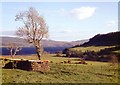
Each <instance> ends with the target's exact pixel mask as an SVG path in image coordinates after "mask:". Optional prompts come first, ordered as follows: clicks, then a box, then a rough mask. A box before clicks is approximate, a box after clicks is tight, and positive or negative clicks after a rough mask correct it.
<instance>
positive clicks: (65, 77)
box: [2, 55, 118, 83]
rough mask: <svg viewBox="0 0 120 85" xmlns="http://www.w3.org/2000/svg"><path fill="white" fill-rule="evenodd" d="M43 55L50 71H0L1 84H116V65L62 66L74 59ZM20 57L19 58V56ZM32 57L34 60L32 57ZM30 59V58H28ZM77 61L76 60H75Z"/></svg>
mask: <svg viewBox="0 0 120 85" xmlns="http://www.w3.org/2000/svg"><path fill="white" fill-rule="evenodd" d="M53 56H55V55H45V56H43V57H42V60H50V61H53V63H50V68H51V69H50V71H47V72H43V73H41V72H33V71H24V70H19V69H2V82H3V83H117V82H118V65H117V64H116V65H114V66H110V63H104V62H92V61H86V62H87V63H88V64H87V65H84V64H62V63H60V62H61V61H64V60H71V61H75V58H70V59H69V58H63V57H62V58H61V57H53ZM19 57H20V56H19ZM29 57H30V56H29ZM32 57H34V58H35V56H34V55H32ZM30 58H31V57H30ZM76 60H77V59H76Z"/></svg>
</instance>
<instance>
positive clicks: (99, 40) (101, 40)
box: [80, 32, 120, 46]
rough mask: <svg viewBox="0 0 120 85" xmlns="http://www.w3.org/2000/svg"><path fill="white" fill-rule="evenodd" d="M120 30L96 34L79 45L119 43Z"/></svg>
mask: <svg viewBox="0 0 120 85" xmlns="http://www.w3.org/2000/svg"><path fill="white" fill-rule="evenodd" d="M119 36H120V32H111V33H107V34H97V35H95V36H94V37H93V38H91V39H90V40H89V41H88V42H86V43H84V44H82V45H80V46H113V45H120V37H119Z"/></svg>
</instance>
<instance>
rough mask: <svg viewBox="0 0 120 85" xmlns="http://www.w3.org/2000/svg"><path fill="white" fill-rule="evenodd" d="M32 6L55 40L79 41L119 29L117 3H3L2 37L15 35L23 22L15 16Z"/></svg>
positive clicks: (50, 37) (0, 26)
mask: <svg viewBox="0 0 120 85" xmlns="http://www.w3.org/2000/svg"><path fill="white" fill-rule="evenodd" d="M29 7H34V8H35V9H36V10H37V11H38V12H39V14H40V16H43V17H44V19H45V21H46V23H47V25H48V27H49V28H48V29H49V39H51V40H56V41H76V40H83V39H89V38H91V37H93V36H95V35H96V34H105V33H109V32H115V31H118V3H117V2H2V21H1V22H2V25H0V31H1V32H2V34H1V36H15V35H14V34H15V31H16V30H17V29H18V27H21V26H22V25H23V24H22V23H21V22H19V21H15V16H16V15H17V14H18V13H20V12H24V11H26V10H28V9H29Z"/></svg>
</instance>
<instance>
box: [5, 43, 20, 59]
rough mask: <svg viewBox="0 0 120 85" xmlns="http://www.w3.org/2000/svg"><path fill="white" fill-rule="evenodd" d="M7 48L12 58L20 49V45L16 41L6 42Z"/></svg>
mask: <svg viewBox="0 0 120 85" xmlns="http://www.w3.org/2000/svg"><path fill="white" fill-rule="evenodd" d="M7 49H8V50H9V51H10V56H11V58H14V57H15V55H16V53H17V52H19V51H20V50H21V47H20V46H19V45H18V44H16V43H9V44H7Z"/></svg>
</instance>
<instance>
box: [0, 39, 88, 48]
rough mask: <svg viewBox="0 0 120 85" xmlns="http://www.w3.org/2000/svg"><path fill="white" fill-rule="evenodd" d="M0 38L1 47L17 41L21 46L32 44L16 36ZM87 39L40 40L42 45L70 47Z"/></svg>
mask: <svg viewBox="0 0 120 85" xmlns="http://www.w3.org/2000/svg"><path fill="white" fill-rule="evenodd" d="M0 39H1V40H2V46H1V47H4V46H6V45H7V44H8V43H9V42H14V43H18V44H20V45H21V46H24V47H30V46H32V45H30V44H29V43H28V42H26V41H25V40H24V39H22V38H18V37H0ZM87 41H88V40H87V39H86V40H79V41H72V42H65V41H54V40H42V46H43V47H72V46H75V45H79V44H83V43H85V42H87Z"/></svg>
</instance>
